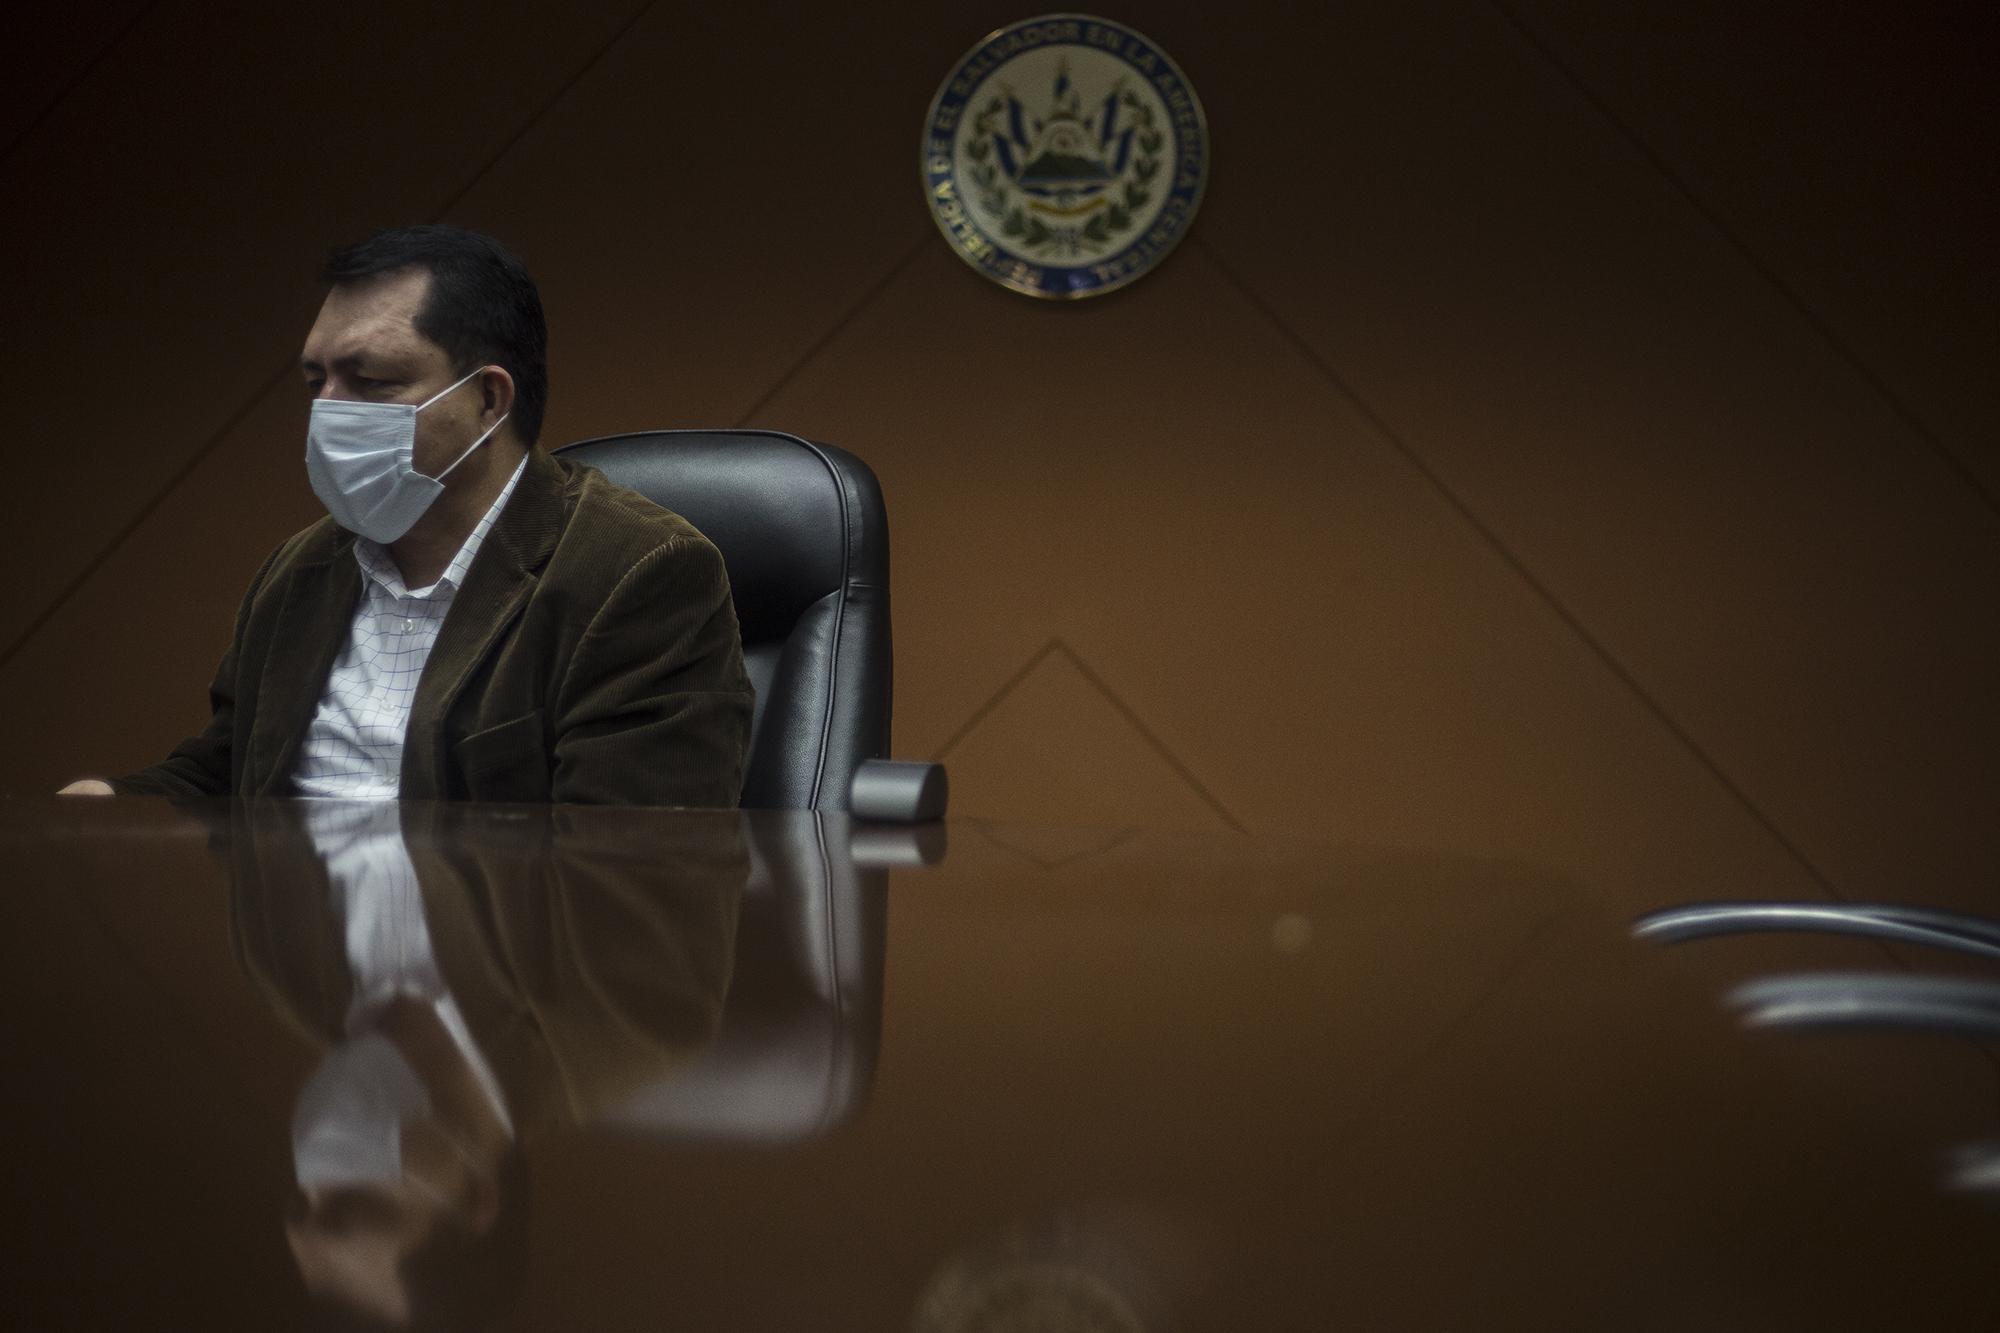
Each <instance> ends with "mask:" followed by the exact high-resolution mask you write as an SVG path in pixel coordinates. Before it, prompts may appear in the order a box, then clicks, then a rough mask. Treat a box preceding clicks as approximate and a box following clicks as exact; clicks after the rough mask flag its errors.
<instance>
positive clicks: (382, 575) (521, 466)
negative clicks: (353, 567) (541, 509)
mask: <svg viewBox="0 0 2000 1333" xmlns="http://www.w3.org/2000/svg"><path fill="white" fill-rule="evenodd" d="M533 452H534V446H533V445H530V446H529V447H528V453H533ZM527 467H528V454H527V453H524V454H522V455H521V461H520V462H519V463H517V464H515V466H514V475H513V476H511V477H509V478H507V484H506V485H505V486H502V487H501V488H500V494H498V495H496V496H494V497H493V503H492V504H490V505H488V506H487V507H486V513H485V515H484V517H482V518H481V519H480V520H479V522H478V524H477V525H476V526H475V527H474V528H473V529H472V531H471V532H470V533H469V534H468V535H467V536H466V539H465V541H464V543H463V544H461V545H460V546H459V548H458V554H457V555H455V556H453V557H452V558H451V564H449V565H447V566H446V567H445V571H444V573H443V574H440V575H439V576H438V581H437V582H436V583H433V584H431V585H430V586H429V587H428V588H409V587H405V586H404V584H403V571H402V570H400V569H398V568H397V566H396V560H395V557H394V556H392V555H390V554H389V548H388V547H386V546H384V545H382V544H381V543H380V542H376V541H371V540H369V539H368V538H366V537H356V538H355V539H354V560H355V563H357V564H359V565H360V566H361V572H362V573H363V574H365V575H367V576H368V578H370V579H371V580H373V581H374V582H375V583H378V584H380V585H381V587H382V590H383V591H384V592H386V593H388V594H389V595H390V596H391V597H436V596H438V595H440V594H449V593H454V592H457V591H458V588H459V585H460V584H462V583H464V582H465V576H466V574H467V572H468V571H470V570H471V568H472V560H473V557H474V556H476V555H478V554H479V547H480V545H481V544H482V543H483V542H485V540H486V534H487V533H488V532H490V531H491V530H492V528H493V523H494V520H496V519H498V518H499V517H500V511H501V510H503V509H505V508H506V507H507V497H508V496H510V495H512V494H513V493H514V483H516V482H518V481H519V480H521V473H523V472H524V471H526V470H527Z"/></svg>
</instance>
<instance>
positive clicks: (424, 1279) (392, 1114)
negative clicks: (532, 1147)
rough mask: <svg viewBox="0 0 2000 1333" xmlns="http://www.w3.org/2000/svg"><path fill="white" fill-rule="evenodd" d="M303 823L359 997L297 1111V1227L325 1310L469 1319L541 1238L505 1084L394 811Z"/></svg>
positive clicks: (320, 814)
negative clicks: (453, 982) (527, 1246)
mask: <svg viewBox="0 0 2000 1333" xmlns="http://www.w3.org/2000/svg"><path fill="white" fill-rule="evenodd" d="M304 819H305V827H306V831H307V833H308V834H309V836H310V837H311V840H312V845H313V848H314V850H315V851H316V852H317V853H318V854H319V855H320V857H321V858H322V859H323V860H324V863H325V866H326V875H327V890H328V894H329V906H330V907H331V909H332V914H333V917H334V919H335V920H337V921H338V922H340V924H341V926H342V949H343V953H344V954H345V958H346V963H347V974H348V977H349V980H350V983H351V985H350V997H351V998H350V999H349V1001H348V1004H347V1012H346V1015H345V1017H344V1020H343V1023H342V1031H341V1033H340V1035H339V1038H338V1040H336V1041H335V1043H334V1045H333V1046H332V1047H331V1048H330V1050H329V1051H328V1053H327V1056H326V1059H325V1060H324V1061H322V1062H321V1064H320V1067H319V1069H318V1070H317V1071H316V1072H315V1073H314V1074H313V1076H312V1078H311V1080H310V1081H309V1082H308V1083H307V1084H306V1086H305V1088H304V1089H303V1090H301V1092H300V1093H299V1096H298V1100H297V1106H296V1109H295V1111H294V1114H293V1118H292V1160H293V1171H294V1174H295V1178H296V1180H297V1184H298V1194H297V1196H296V1198H295V1201H294V1206H293V1209H292V1212H291V1215H290V1216H289V1217H287V1219H286V1225H285V1235H286V1239H287V1240H288V1241H289V1242H290V1244H291V1249H292V1256H293V1258H294V1259H295V1260H296V1261H297V1262H298V1266H299V1273H300V1275H301V1276H302V1277H303V1278H304V1279H305V1283H306V1288H307V1290H308V1291H310V1292H312V1293H313V1295H314V1297H315V1299H316V1300H317V1301H318V1302H320V1303H321V1305H322V1308H329V1309H337V1310H342V1311H348V1312H356V1313H363V1314H365V1315H367V1316H368V1317H370V1318H372V1319H375V1320H378V1321H381V1322H385V1323H387V1324H389V1325H391V1326H393V1327H397V1328H408V1327H451V1326H455V1325H460V1324H464V1325H467V1326H472V1325H474V1324H475V1323H476V1322H479V1321H478V1320H476V1319H475V1318H474V1317H472V1316H474V1315H475V1314H477V1315H483V1314H484V1313H486V1312H487V1311H489V1310H490V1309H491V1308H493V1307H494V1306H496V1305H497V1304H499V1303H502V1302H504V1300H505V1299H506V1297H507V1295H508V1294H509V1293H510V1291H511V1288H512V1282H511V1281H510V1279H511V1278H514V1277H515V1276H516V1275H518V1274H519V1272H520V1271H521V1260H522V1257H523V1256H522V1249H523V1242H524V1239H525V1236H526V1234H527V1206H526V1200H525V1198H524V1197H522V1196H523V1195H524V1192H525V1183H526V1175H525V1170H524V1168H523V1164H522V1161H521V1154H520V1149H519V1146H518V1144H517V1142H516V1138H515V1132H514V1121H513V1117H512V1115H511V1114H510V1112H509V1110H508V1106H507V1098H506V1094H505V1093H504V1092H503V1091H502V1090H501V1088H500V1086H499V1083H498V1081H497V1079H496V1078H495V1076H494V1073H493V1069H492V1066H491V1065H490V1064H489V1063H488V1061H487V1059H486V1056H485V1055H484V1053H483V1052H482V1051H481V1050H480V1048H479V1043H478V1042H477V1040H476V1039H474V1037H473V1036H472V1033H471V1031H470V1030H469V1029H468V1027H467V1026H466V1022H465V1016H464V1014H463V1012H462V1011H461V1010H460V1008H459V1006H458V1002H457V1001H456V1000H455V999H454V998H453V996H452V993H451V991H450V989H449V988H448V987H447V986H446V985H445V983H444V979H443V977H442V976H441V975H440V974H439V972H438V967H437V959H436V956H435V954H434V951H433V950H432V947H431V942H430V931H429V928H428V926H427V924H426V922H425V918H424V906H423V896H422V894H421V892H420V890H419V888H418V885H417V877H416V868H415V866H414V865H412V864H411V861H410V858H409V854H408V852H407V851H406V850H405V848H404V845H403V840H402V836H401V829H400V814H399V812H398V811H397V809H396V808H395V807H394V806H392V805H387V804H350V803H345V802H339V803H326V804H320V803H315V804H314V805H313V806H311V807H308V808H307V809H306V810H305V813H304ZM503 1223H505V1224H506V1225H504V1226H503V1225H502V1224H503Z"/></svg>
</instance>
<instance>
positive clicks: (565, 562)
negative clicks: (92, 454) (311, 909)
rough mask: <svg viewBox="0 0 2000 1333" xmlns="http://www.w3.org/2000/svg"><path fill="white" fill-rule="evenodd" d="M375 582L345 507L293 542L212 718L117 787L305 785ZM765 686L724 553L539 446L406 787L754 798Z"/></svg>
mask: <svg viewBox="0 0 2000 1333" xmlns="http://www.w3.org/2000/svg"><path fill="white" fill-rule="evenodd" d="M362 577H363V576H362V574H361V570H360V567H359V565H358V564H357V563H356V561H355V559H354V536H353V534H352V533H349V532H346V531H344V530H342V529H341V528H339V527H338V526H336V525H335V524H334V522H333V520H332V519H322V520H320V521H319V522H318V523H315V524H314V525H313V526H311V527H309V528H307V529H306V530H305V531H303V532H301V533H298V534H297V535H295V536H293V537H292V538H290V539H289V540H288V541H286V542H285V543H284V544H283V545H282V546H280V547H279V548H278V549H277V550H276V551H275V552H273V553H272V555H271V556H270V558H269V559H267V560H266V561H265V562H264V566H263V568H262V569H260V570H258V571H257V577H256V578H255V579H254V580H252V582H251V584H250V591H249V592H248V594H246V595H245V597H244V599H243V605H242V608H241V610H239V611H238V613H237V617H236V631H235V634H234V636H233V638H232V640H231V642H230V645H229V651H228V652H227V653H226V654H225V655H224V656H223V659H222V664H221V666H220V667H219V668H218V669H217V671H216V675H215V681H214V683H213V684H212V685H211V686H210V687H209V697H210V701H211V703H212V705H213V707H214V715H213V716H212V717H211V719H210V720H209V724H208V726H207V728H206V729H204V730H203V731H202V733H201V734H200V735H198V736H195V737H192V738H191V739H189V740H187V741H184V742H182V743H181V745H180V746H179V747H178V748H176V749H175V750H174V752H173V754H172V755H170V756H168V757H167V758H166V759H165V760H163V761H162V762H160V763H158V764H155V765H153V766H152V767H151V768H148V769H145V770H143V771H141V772H138V773H134V774H132V775H130V776H128V777H124V778H118V779H114V780H113V781H112V784H111V785H112V787H113V789H114V790H116V791H118V792H120V793H132V794H143V793H155V794H165V795H187V796H192V795H212V796H220V795H232V796H284V795H288V794H290V793H291V791H292V772H293V769H294V768H295V767H296V765H297V762H298V750H299V743H300V741H301V740H302V739H303V738H304V736H305V732H306V727H307V725H308V724H309V723H310V722H311V721H312V718H313V714H314V712H315V710H316V709H317V708H318V706H319V700H320V695H321V693H322V692H323V691H324V689H325V686H326V680H327V676H328V674H329V673H330V672H331V670H332V668H333V662H334V659H335V657H337V656H338V655H339V652H340V649H341V647H342V645H343V644H344V643H345V642H346V640H347V633H348V627H349V624H350V623H351V621H352V620H353V616H354V607H355V604H356V602H357V600H358V599H359V598H360V595H361V580H362ZM751 697H752V696H751V687H750V681H749V678H748V676H746V675H745V674H744V670H743V651H742V644H741V639H740V636H739V633H738V630H737V625H736V612H735V608H734V606H733V605H732V604H731V602H730V599H729V579H728V575H727V573H726V572H725V571H724V569H723V565H722V557H721V555H720V554H719V553H718V552H717V551H716V549H715V547H714V546H713V545H711V544H710V543H709V541H708V540H707V539H706V538H705V537H703V536H702V535H701V534H700V533H699V532H697V531H695V529H694V528H693V527H692V526H691V525H690V524H689V523H688V522H687V521H686V520H684V519H682V518H680V517H679V516H678V515H675V514H671V513H669V512H667V511H666V510H664V509H661V508H660V507H659V506H657V505H655V504H653V503H652V502H651V501H649V500H647V499H646V498H645V497H643V496H641V495H639V494H637V493H636V492H633V491H629V490H626V489H624V488H623V487H620V486H615V485H613V484H612V483H611V482H609V481H607V480H606V479H605V477H604V475H603V474H602V473H600V472H597V471H596V470H594V469H592V468H587V467H582V466H580V465H578V464H575V463H569V462H565V461H564V460H562V459H558V458H553V457H551V456H550V455H549V454H548V453H546V452H545V451H543V450H541V449H530V450H529V451H528V463H527V468H526V470H525V471H524V472H523V473H522V475H521V480H520V481H519V482H518V483H517V484H516V485H515V488H514V494H513V495H512V496H510V497H509V499H508V502H507V506H506V508H505V509H503V510H502V511H501V513H500V517H499V518H498V519H497V520H496V521H495V523H494V525H493V527H492V529H491V531H489V532H488V533H487V535H486V540H485V542H484V543H483V544H482V545H481V547H480V548H479V555H478V557H477V558H476V559H475V560H474V561H473V562H472V568H471V569H470V571H468V572H467V574H466V578H465V584H464V586H463V587H461V588H460V589H459V590H458V594H457V596H456V597H455V598H454V599H453V602H452V607H451V611H450V614H448V615H447V616H446V617H445V622H444V626H443V628H442V629H441V630H440V631H439V633H438V639H437V644H436V646H435V647H434V648H432V650H431V655H430V659H429V661H428V662H427V663H426V665H425V667H424V672H423V676H422V677H421V679H420V680H419V682H418V685H417V695H416V702H415V705H414V707H413V709H412V712H411V714H410V724H409V730H408V733H407V736H406V739H405V741H404V746H403V767H402V775H401V791H400V795H401V796H402V797H403V798H405V799H409V800H422V799H444V800H461V799H462V800H485V801H577V802H608V803H614V804H629V805H689V806H719V807H727V806H734V805H735V804H736V801H737V797H738V795H739V794H740V793H741V790H742V786H743V764H744V759H745V756H746V754H747V751H748V748H749V735H750V706H751Z"/></svg>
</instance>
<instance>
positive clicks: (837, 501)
mask: <svg viewBox="0 0 2000 1333" xmlns="http://www.w3.org/2000/svg"><path fill="white" fill-rule="evenodd" d="M556 452H557V453H559V454H561V455H562V456H563V457H565V458H569V459H573V460H575V461H577V462H580V463H588V464H589V465H590V466H592V467H595V468H598V469H601V470H602V471H603V472H604V474H605V475H606V476H607V477H609V478H610V479H611V480H613V481H615V482H617V483H618V484H619V485H621V486H629V487H631V488H632V489H633V490H635V491H638V492H639V493H641V494H642V495H644V496H646V497H647V498H648V499H650V500H652V501H654V502H655V503H656V504H660V505H663V506H665V507H666V508H668V509H671V510H673V511H674V512H675V513H677V514H680V515H681V516H682V517H683V518H686V519H687V520H688V521H689V522H691V523H693V524H694V525H695V526H696V527H697V528H699V529H701V531H702V532H703V533H704V534H706V535H707V537H708V539H709V540H710V541H712V542H714V543H715V545H716V547H717V548H718V549H719V550H720V551H721V552H722V559H723V563H724V564H725V565H726V566H727V567H728V570H729V584H730V590H731V592H732V594H733V596H734V598H735V601H736V618H737V621H738V622H739V624H740V625H741V627H742V631H743V659H744V665H745V666H746V667H747V668H748V670H749V672H750V680H751V683H752V684H753V685H755V686H756V688H757V705H756V712H755V714H754V717H753V720H752V722H751V731H750V762H749V766H748V769H747V771H746V773H745V776H744V782H743V800H742V804H743V805H745V806H748V807H753V808H775V809H810V810H848V809H850V808H851V809H854V810H855V811H856V813H859V814H864V815H873V816H876V817H887V818H906V819H916V818H934V817H936V816H937V815H938V814H941V813H942V812H943V804H944V799H945V794H944V774H943V770H942V769H940V768H937V767H936V766H935V765H884V764H879V763H870V762H869V761H879V760H884V759H886V757H887V755H888V753H889V715H890V697H891V654H890V643H889V523H888V515H887V512H886V510H885V509H884V507H883V504H882V488H881V487H880V485H879V484H877V482H876V480H875V474H874V473H873V472H871V471H869V469H868V465H867V464H866V463H863V462H862V461H861V460H860V459H858V458H856V457H855V456H854V455H852V454H850V453H848V452H846V451H845V450H843V449H836V448H834V447H833V446H832V445H827V444H815V443H813V442H812V441H810V440H803V439H800V438H799V437H798V436H796V435H785V434H782V433H780V432H778V431H769V430H655V431H635V432H632V433H630V434H626V435H607V436H604V437H602V438H599V439H593V440H583V441H580V442H578V443H576V444H572V445H568V446H566V447H564V448H562V449H559V450H557V451H556ZM864 765H865V767H864ZM857 775H858V777H859V781H858V782H857Z"/></svg>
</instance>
